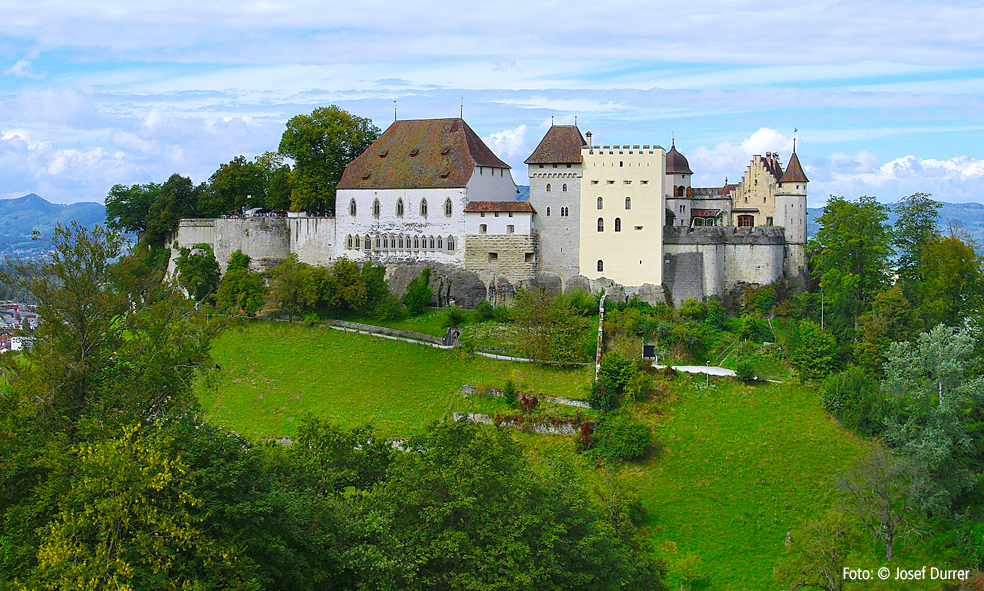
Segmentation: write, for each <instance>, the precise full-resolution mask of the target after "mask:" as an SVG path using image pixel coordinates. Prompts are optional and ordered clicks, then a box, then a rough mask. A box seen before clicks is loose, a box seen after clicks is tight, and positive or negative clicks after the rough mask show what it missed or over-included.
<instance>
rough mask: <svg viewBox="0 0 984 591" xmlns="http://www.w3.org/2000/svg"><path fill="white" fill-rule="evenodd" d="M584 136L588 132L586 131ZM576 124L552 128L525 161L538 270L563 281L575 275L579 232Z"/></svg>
mask: <svg viewBox="0 0 984 591" xmlns="http://www.w3.org/2000/svg"><path fill="white" fill-rule="evenodd" d="M588 137H589V138H590V137H591V133H590V132H588ZM585 145H587V142H585V141H584V138H583V137H582V136H581V131H580V130H579V129H578V128H577V126H576V125H552V126H551V127H550V129H549V130H547V134H546V135H545V136H543V139H542V140H540V145H538V146H537V147H536V150H534V151H533V153H532V154H531V155H530V157H529V158H527V159H526V161H525V162H526V164H527V165H528V166H529V176H530V205H532V206H533V209H534V211H535V212H536V213H535V214H534V215H533V229H534V231H535V232H536V233H537V234H538V236H539V248H538V257H539V260H538V268H539V271H540V272H541V273H543V272H546V273H556V274H557V275H560V278H561V279H562V280H564V281H566V280H567V279H568V278H570V277H573V276H575V275H577V274H578V262H579V257H580V231H581V226H580V224H581V222H580V220H581V174H582V164H581V162H582V158H581V148H582V147H583V146H585Z"/></svg>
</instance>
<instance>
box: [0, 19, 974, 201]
mask: <svg viewBox="0 0 984 591" xmlns="http://www.w3.org/2000/svg"><path fill="white" fill-rule="evenodd" d="M0 14H2V15H3V18H2V19H0V197H20V196H22V195H24V194H26V193H29V192H35V193H37V194H39V195H41V196H42V197H45V198H47V199H48V200H50V201H55V202H61V203H69V202H74V201H101V200H102V199H103V197H104V196H105V195H106V193H107V191H108V190H109V188H110V187H111V186H112V185H114V184H116V183H126V184H130V183H143V182H148V181H158V182H160V181H163V180H165V179H166V178H167V177H168V176H169V175H170V174H171V173H174V172H178V173H181V174H184V175H187V176H191V177H192V178H193V179H194V180H195V181H203V180H205V179H207V178H208V176H209V175H210V174H211V173H212V172H213V171H214V170H215V169H216V168H217V167H218V165H219V164H221V163H223V162H228V161H229V160H231V159H232V158H233V157H234V156H236V155H238V154H245V155H247V156H248V157H252V156H254V155H256V154H258V153H261V152H263V151H266V150H275V149H276V147H277V145H278V143H279V139H280V135H281V133H282V132H283V129H284V123H285V122H286V120H287V119H289V118H290V117H292V116H294V115H297V114H300V113H310V112H311V111H312V110H313V109H314V108H315V107H318V106H324V105H328V104H331V103H335V104H338V105H340V106H342V107H343V108H345V109H347V110H349V111H351V112H353V113H355V114H357V115H361V116H364V117H369V118H371V119H372V120H373V121H374V122H375V123H376V124H377V125H379V126H380V127H381V128H385V127H386V125H388V123H389V122H390V121H392V119H393V108H394V100H395V101H396V107H397V109H398V114H399V116H400V118H404V119H410V118H430V117H453V116H457V115H458V112H459V109H460V108H461V104H462V103H463V104H464V107H463V108H464V116H465V119H466V120H467V121H468V123H469V124H470V125H471V126H472V128H474V129H475V131H477V132H478V133H479V134H480V135H482V136H483V137H484V138H485V139H486V141H487V142H489V144H490V146H492V147H493V149H494V150H495V151H496V152H497V153H498V154H499V155H500V156H501V157H502V158H504V159H505V160H506V161H507V162H509V163H510V164H511V165H512V166H513V168H514V176H515V179H516V181H517V182H518V183H520V184H526V182H527V179H526V170H525V167H524V166H523V165H522V161H523V160H524V159H525V158H526V157H527V156H528V155H529V153H530V152H531V151H532V149H533V148H535V147H536V144H537V142H539V140H540V138H541V137H542V135H543V133H544V131H545V130H546V127H547V126H549V125H550V121H551V117H553V118H554V120H555V121H556V122H557V123H571V122H573V120H574V116H575V114H576V115H577V120H578V125H579V127H580V128H581V130H582V131H588V130H590V131H592V132H593V133H594V140H595V143H598V144H653V143H655V144H660V145H663V146H665V147H669V145H670V141H671V137H674V136H675V138H676V143H677V147H678V148H679V149H680V150H681V151H682V152H683V153H684V154H686V155H687V157H688V158H689V160H690V164H691V168H693V170H694V172H695V173H696V174H695V179H694V183H695V185H697V186H714V185H720V184H721V183H723V182H724V179H725V177H727V178H728V179H729V180H732V181H734V180H736V179H738V178H740V176H741V174H742V172H743V171H744V169H745V166H746V164H747V162H748V158H749V157H750V156H751V155H752V154H759V153H764V152H765V151H769V150H771V151H779V152H780V153H781V154H782V155H783V160H784V161H786V160H788V154H789V151H790V149H791V147H792V137H793V130H794V129H795V128H798V129H799V132H798V134H797V137H798V140H797V152H798V154H799V155H800V159H801V161H802V162H803V163H804V165H806V169H807V174H808V175H809V177H810V180H811V181H812V182H811V183H810V189H809V191H810V204H811V205H819V204H822V203H823V202H824V201H825V199H826V197H827V195H829V194H835V195H843V196H847V197H856V196H858V195H863V194H868V195H876V196H877V197H878V198H879V199H881V200H882V201H886V202H890V201H895V200H896V199H898V198H899V197H900V196H902V195H907V194H910V193H913V192H916V191H924V192H929V193H933V194H934V195H935V196H936V197H937V198H938V199H941V200H944V201H954V202H964V201H982V202H984V190H982V189H984V141H982V139H984V33H982V31H984V6H982V5H981V4H980V3H979V2H931V3H927V2H910V1H906V0H894V1H880V0H875V1H864V0H861V1H859V0H851V1H849V2H847V1H845V2H829V1H827V2H817V1H811V0H803V1H798V2H784V3H776V2H763V1H761V0H756V1H746V0H722V1H707V0H692V1H689V2H664V1H653V0H629V1H621V0H609V1H606V2H598V1H597V0H596V1H593V2H580V1H572V0H568V1H565V2H557V1H553V2H537V1H532V2H531V1H525V2H518V1H515V0H499V1H497V2H484V3H474V4H472V3H467V2H460V1H458V2H454V1H448V0H431V1H427V2H419V1H418V2H413V1H409V2H408V1H403V2H387V1H379V0H365V1H363V2H338V1H336V2H324V1H322V2H313V1H305V0H299V1H293V2H289V1H287V2H285V1H277V2H275V1H273V0H237V1H236V2H231V1H229V0H211V1H209V2H203V1H201V0H197V1H192V0H143V1H142V2H133V1H132V0H90V1H87V2H78V1H74V2H70V1H66V0H32V1H30V2H28V1H25V0H0Z"/></svg>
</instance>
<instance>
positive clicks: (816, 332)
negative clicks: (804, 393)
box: [789, 321, 837, 381]
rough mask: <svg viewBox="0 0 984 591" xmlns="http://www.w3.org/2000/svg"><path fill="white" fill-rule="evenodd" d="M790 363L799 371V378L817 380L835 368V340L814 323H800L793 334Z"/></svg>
mask: <svg viewBox="0 0 984 591" xmlns="http://www.w3.org/2000/svg"><path fill="white" fill-rule="evenodd" d="M795 336H796V338H795V346H794V347H793V350H792V352H791V353H790V356H789V361H790V363H792V364H793V367H795V368H796V369H797V371H799V374H800V379H801V380H803V381H805V380H817V379H823V378H825V377H827V376H828V375H829V374H830V372H831V371H833V370H834V369H835V368H836V363H837V361H836V356H837V342H836V341H835V340H834V337H833V336H832V335H831V334H830V333H828V332H826V331H824V330H822V329H821V328H820V327H819V326H817V325H816V324H815V323H813V322H810V321H805V322H802V323H800V325H799V330H798V334H797V335H795Z"/></svg>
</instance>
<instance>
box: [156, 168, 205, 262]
mask: <svg viewBox="0 0 984 591" xmlns="http://www.w3.org/2000/svg"><path fill="white" fill-rule="evenodd" d="M206 188H207V186H206V185H205V184H204V183H202V184H200V185H195V184H194V183H193V182H192V181H191V179H190V178H188V177H183V176H181V175H179V174H172V175H171V177H170V178H168V179H167V181H165V182H164V184H162V185H160V187H159V190H158V196H157V199H155V200H154V203H153V204H152V205H151V206H150V209H149V210H148V213H147V228H146V232H145V234H144V238H145V240H146V241H147V243H148V244H150V245H151V246H161V245H163V244H164V242H165V240H167V237H168V236H169V235H171V234H172V233H174V231H175V230H177V229H178V223H179V222H180V221H181V219H182V218H192V217H196V216H199V215H201V214H200V211H199V206H200V203H199V201H200V200H201V197H202V195H203V194H204V193H205V191H206Z"/></svg>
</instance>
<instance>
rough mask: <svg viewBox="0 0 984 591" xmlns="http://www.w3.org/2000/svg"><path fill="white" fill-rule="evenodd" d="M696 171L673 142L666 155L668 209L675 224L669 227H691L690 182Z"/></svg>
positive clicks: (674, 139) (674, 140) (672, 141)
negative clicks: (691, 168)
mask: <svg viewBox="0 0 984 591" xmlns="http://www.w3.org/2000/svg"><path fill="white" fill-rule="evenodd" d="M693 176H694V171H692V170H690V163H689V162H687V158H686V156H684V155H683V154H681V153H680V152H678V151H677V149H676V138H673V139H672V140H671V144H670V151H669V152H667V153H666V209H667V210H668V211H669V212H670V213H672V214H673V223H672V224H670V222H669V220H667V225H674V226H689V225H690V205H691V203H690V197H691V187H690V180H691V178H692V177H693Z"/></svg>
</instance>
